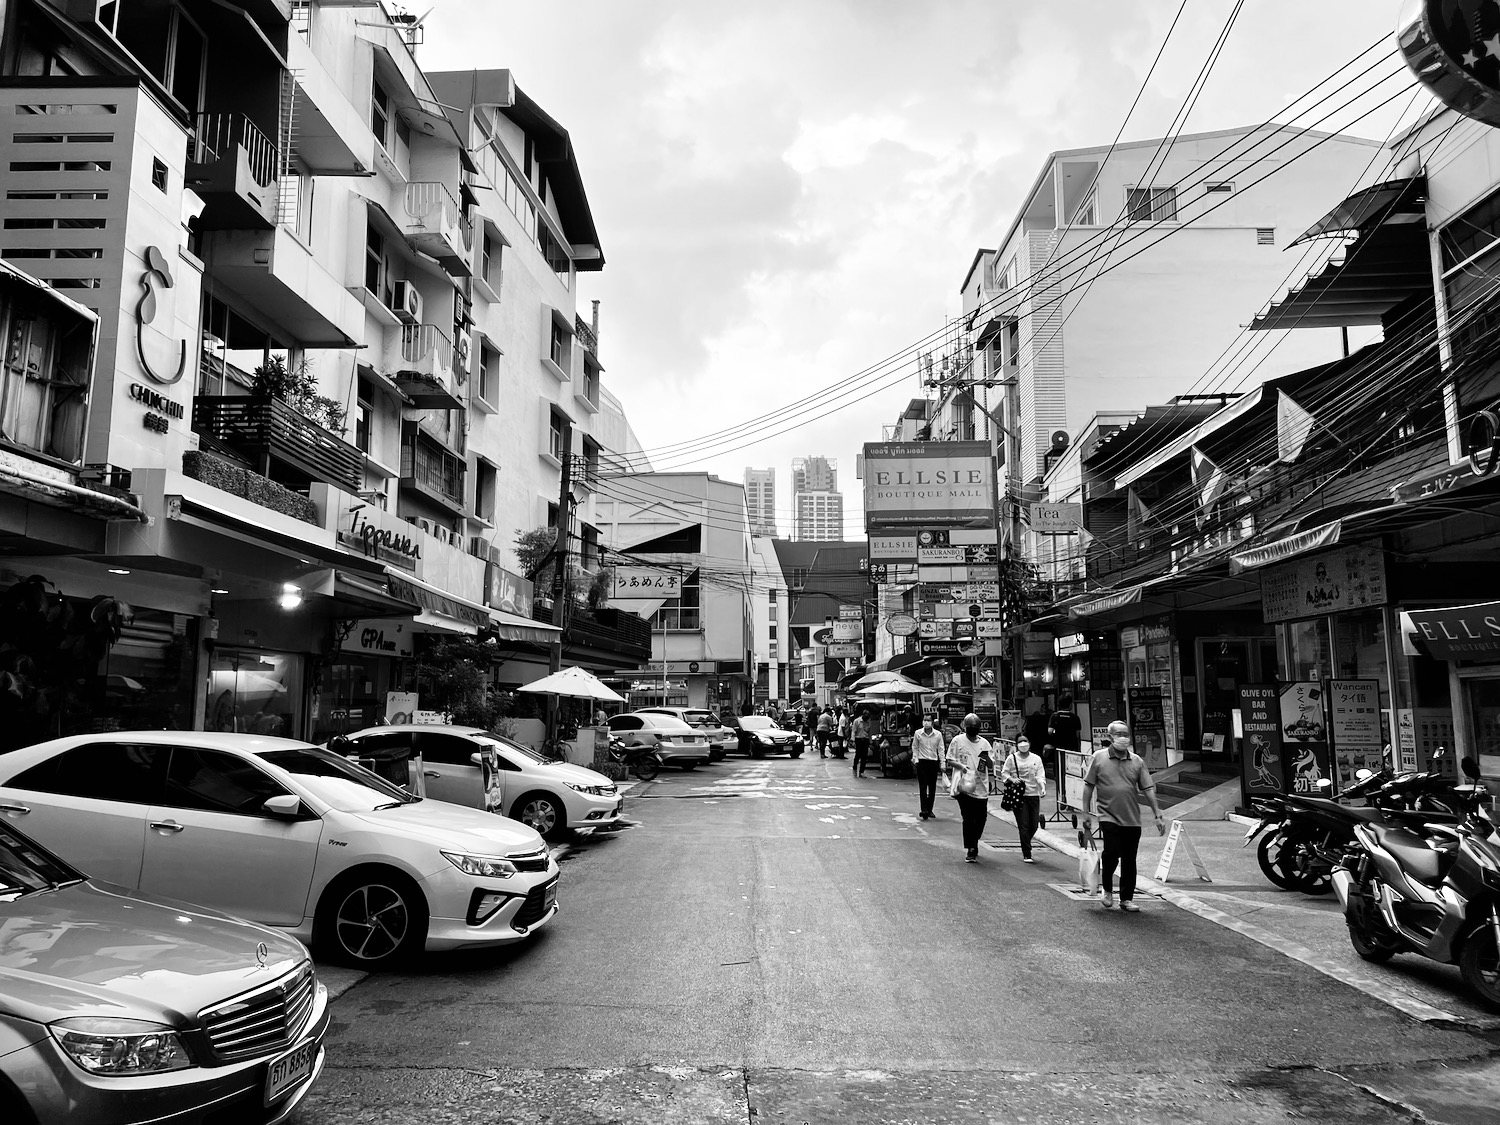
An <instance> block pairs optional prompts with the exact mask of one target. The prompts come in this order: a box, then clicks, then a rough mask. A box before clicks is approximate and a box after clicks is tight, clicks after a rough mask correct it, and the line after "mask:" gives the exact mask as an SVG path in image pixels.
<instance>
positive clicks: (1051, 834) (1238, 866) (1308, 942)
mask: <svg viewBox="0 0 1500 1125" xmlns="http://www.w3.org/2000/svg"><path fill="white" fill-rule="evenodd" d="M1170 812H1171V810H1168V816H1169V821H1168V824H1169V826H1170ZM990 815H991V816H992V817H994V818H995V819H998V820H1000V821H1001V822H1002V823H1004V824H1006V825H1008V826H1009V827H1010V828H1011V829H1012V832H1013V831H1014V827H1015V817H1013V816H1012V815H1011V814H1010V813H1008V812H1003V811H1001V810H1000V807H999V802H998V801H992V802H991V803H990ZM1049 822H1050V818H1049ZM1183 828H1184V830H1185V831H1186V833H1187V834H1188V836H1189V837H1190V838H1191V839H1192V842H1193V844H1194V845H1195V846H1196V847H1197V849H1198V854H1199V856H1200V857H1201V858H1202V860H1203V863H1204V866H1205V867H1207V869H1208V873H1209V877H1210V878H1211V879H1212V880H1213V882H1211V883H1204V882H1201V881H1200V880H1199V879H1198V876H1197V873H1196V872H1195V871H1194V869H1193V865H1192V863H1191V862H1190V861H1189V859H1188V857H1187V854H1186V849H1185V848H1184V847H1183V846H1182V845H1181V844H1179V846H1178V848H1177V857H1176V861H1175V863H1174V864H1173V866H1172V870H1171V872H1170V874H1169V875H1168V879H1167V882H1166V883H1158V882H1157V881H1156V880H1154V879H1151V878H1143V879H1141V881H1140V883H1141V886H1140V890H1141V893H1142V894H1149V895H1152V896H1154V897H1156V898H1159V899H1161V900H1162V901H1163V902H1167V903H1170V904H1171V905H1173V906H1175V907H1177V908H1179V909H1181V910H1187V911H1190V912H1192V913H1194V914H1197V915H1198V916H1199V917H1201V918H1205V919H1207V920H1208V921H1210V922H1213V923H1214V924H1215V925H1218V926H1222V927H1224V928H1225V929H1228V930H1233V931H1235V932H1236V933H1239V934H1243V935H1244V936H1245V937H1248V938H1249V939H1250V940H1252V941H1256V942H1259V943H1260V944H1262V945H1265V946H1268V947H1269V948H1271V949H1274V950H1276V951H1277V952H1279V953H1283V954H1285V955H1286V956H1288V957H1291V958H1292V959H1294V960H1296V961H1301V962H1302V963H1303V964H1304V965H1307V966H1309V967H1311V968H1314V969H1316V970H1318V972H1320V973H1324V974H1326V975H1328V976H1331V977H1333V978H1334V979H1335V980H1338V981H1342V982H1343V983H1344V984H1347V985H1349V986H1350V987H1351V988H1357V989H1359V990H1360V991H1361V992H1363V993H1365V994H1366V995H1368V996H1371V997H1373V998H1374V999H1376V1000H1379V1001H1381V1002H1382V1003H1385V1004H1389V1005H1391V1006H1392V1007H1395V1008H1398V1009H1399V1010H1401V1011H1403V1012H1405V1013H1406V1014H1407V1015H1409V1016H1411V1017H1412V1018H1413V1019H1417V1020H1421V1021H1423V1022H1424V1023H1436V1024H1452V1025H1455V1026H1460V1027H1465V1028H1468V1029H1471V1030H1476V1031H1493V1030H1496V1029H1500V1017H1497V1016H1496V1015H1495V1014H1494V1013H1492V1012H1490V1011H1489V1010H1488V1009H1487V1008H1484V1007H1483V1006H1481V1005H1480V1004H1478V1003H1477V1002H1476V1001H1474V1000H1473V999H1472V998H1471V997H1470V994H1469V991H1468V989H1467V988H1465V986H1464V984H1463V982H1462V980H1461V979H1460V978H1459V973H1458V968H1457V967H1456V966H1453V965H1439V964H1437V963H1435V962H1432V961H1427V960H1424V959H1422V958H1420V957H1415V956H1411V955H1401V956H1397V957H1395V958H1393V959H1392V960H1391V961H1390V962H1388V963H1387V964H1385V965H1372V964H1369V963H1368V962H1366V961H1363V960H1361V959H1360V958H1359V956H1358V955H1357V954H1356V953H1355V952H1354V950H1353V949H1352V948H1351V947H1350V945H1349V936H1348V932H1347V929H1346V927H1345V925H1344V917H1343V914H1342V913H1341V912H1340V911H1339V907H1338V899H1337V898H1336V897H1335V896H1334V895H1333V894H1332V893H1330V894H1327V895H1324V896H1321V897H1312V896H1309V895H1304V894H1302V893H1301V892H1298V891H1285V890H1282V889H1280V888H1279V887H1276V886H1273V885H1272V883H1271V882H1270V880H1268V879H1267V878H1266V877H1265V875H1264V874H1263V873H1262V872H1261V869H1260V864H1259V863H1258V862H1257V861H1256V858H1255V848H1254V845H1252V846H1250V847H1248V848H1246V847H1241V845H1242V844H1243V843H1244V837H1245V832H1246V830H1247V829H1246V826H1245V825H1244V824H1242V823H1239V822H1237V821H1233V820H1226V821H1193V822H1186V823H1184V825H1183ZM1148 831H1149V828H1148ZM1037 842H1038V843H1043V844H1046V846H1047V847H1049V848H1051V849H1052V850H1053V851H1055V852H1059V853H1061V854H1063V855H1066V856H1068V857H1070V858H1073V859H1076V858H1077V857H1078V853H1079V846H1078V835H1077V832H1076V830H1074V829H1073V828H1072V827H1071V825H1070V824H1069V823H1068V821H1066V820H1063V821H1060V822H1059V823H1057V824H1055V825H1054V824H1050V823H1049V827H1048V828H1045V829H1043V830H1042V831H1040V832H1038V833H1037ZM1165 843H1166V841H1165V840H1163V839H1159V838H1157V837H1155V836H1150V835H1148V836H1147V837H1146V838H1144V839H1143V840H1142V841H1141V851H1140V872H1141V874H1142V875H1143V876H1148V875H1150V874H1152V873H1153V872H1154V871H1155V870H1156V866H1157V862H1158V861H1159V860H1160V858H1161V854H1162V848H1163V846H1164V845H1165ZM1070 874H1071V871H1070ZM1069 881H1070V882H1071V881H1072V880H1069ZM1096 903H1097V900H1096ZM1086 909H1102V907H1101V906H1098V905H1091V906H1088V907H1086ZM1147 909H1150V907H1149V906H1148V907H1147Z"/></svg>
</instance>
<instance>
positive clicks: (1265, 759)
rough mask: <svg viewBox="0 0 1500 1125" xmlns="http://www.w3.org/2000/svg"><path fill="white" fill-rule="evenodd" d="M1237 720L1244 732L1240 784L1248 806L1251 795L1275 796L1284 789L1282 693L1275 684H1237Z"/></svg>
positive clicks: (1284, 763)
mask: <svg viewBox="0 0 1500 1125" xmlns="http://www.w3.org/2000/svg"><path fill="white" fill-rule="evenodd" d="M1240 722H1241V727H1242V729H1243V730H1244V732H1245V746H1244V752H1243V753H1242V754H1241V755H1240V770H1241V773H1240V785H1241V788H1242V791H1243V793H1244V795H1245V803H1246V804H1247V805H1248V804H1249V802H1250V800H1251V798H1253V797H1270V796H1275V795H1276V794H1279V793H1281V792H1283V791H1284V790H1285V789H1286V761H1285V758H1284V755H1283V754H1282V753H1281V693H1280V692H1279V691H1278V690H1277V689H1276V685H1275V684H1242V685H1240Z"/></svg>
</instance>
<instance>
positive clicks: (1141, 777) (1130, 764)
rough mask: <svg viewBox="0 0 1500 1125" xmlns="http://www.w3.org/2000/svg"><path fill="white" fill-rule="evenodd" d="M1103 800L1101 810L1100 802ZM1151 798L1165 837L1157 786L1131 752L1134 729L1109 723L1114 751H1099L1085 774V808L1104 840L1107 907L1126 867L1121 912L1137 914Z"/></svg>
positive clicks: (1102, 861) (1102, 868) (1102, 870)
mask: <svg viewBox="0 0 1500 1125" xmlns="http://www.w3.org/2000/svg"><path fill="white" fill-rule="evenodd" d="M1096 795H1097V796H1098V806H1097V808H1096V807H1095V805H1094V798H1095V796H1096ZM1140 798H1145V800H1146V803H1147V804H1149V805H1150V806H1151V811H1152V813H1154V814H1155V816H1156V833H1157V835H1158V836H1160V835H1164V834H1165V833H1166V831H1167V824H1166V821H1164V820H1163V819H1162V815H1161V806H1160V805H1159V804H1157V802H1156V783H1155V782H1153V781H1152V780H1151V771H1150V770H1148V769H1147V768H1146V763H1145V762H1144V761H1142V760H1141V758H1140V756H1139V755H1138V754H1136V753H1134V752H1133V751H1132V750H1131V749H1130V728H1129V727H1127V726H1126V725H1125V724H1124V723H1122V722H1119V721H1116V722H1113V723H1110V724H1109V748H1108V749H1107V750H1096V751H1095V752H1094V757H1093V759H1092V760H1091V761H1090V762H1089V768H1088V771H1087V772H1086V773H1085V774H1084V776H1083V807H1084V809H1085V810H1093V811H1091V812H1088V813H1086V819H1087V821H1088V822H1089V827H1090V829H1092V827H1093V825H1094V824H1095V823H1097V824H1098V825H1099V831H1100V832H1101V833H1102V834H1103V836H1104V854H1103V855H1102V856H1100V864H1099V868H1100V876H1101V878H1102V880H1103V883H1104V908H1105V909H1106V910H1108V909H1109V908H1110V907H1112V906H1114V904H1115V896H1114V893H1113V883H1114V875H1115V867H1116V866H1118V867H1119V869H1120V909H1121V910H1126V911H1129V912H1131V913H1135V912H1136V911H1138V910H1140V907H1139V906H1137V905H1136V904H1135V856H1136V852H1137V851H1139V850H1140V846H1141V805H1140Z"/></svg>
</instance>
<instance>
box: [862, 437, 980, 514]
mask: <svg viewBox="0 0 1500 1125" xmlns="http://www.w3.org/2000/svg"><path fill="white" fill-rule="evenodd" d="M863 461H864V481H865V526H866V528H877V527H901V526H912V525H917V524H920V525H923V526H929V527H930V526H934V525H941V524H952V523H969V522H971V521H974V520H977V519H987V518H989V517H991V511H992V510H991V507H990V489H991V486H992V485H993V483H994V468H993V466H992V464H991V461H990V447H989V444H988V443H987V442H982V441H904V442H885V443H881V444H878V445H877V444H871V445H866V446H865V448H864V458H863Z"/></svg>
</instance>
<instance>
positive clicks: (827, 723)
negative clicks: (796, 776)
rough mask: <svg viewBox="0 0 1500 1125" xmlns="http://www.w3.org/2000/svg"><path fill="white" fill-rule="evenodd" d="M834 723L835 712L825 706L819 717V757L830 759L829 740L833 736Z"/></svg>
mask: <svg viewBox="0 0 1500 1125" xmlns="http://www.w3.org/2000/svg"><path fill="white" fill-rule="evenodd" d="M833 728H834V721H833V710H832V708H830V707H829V706H828V705H827V704H824V705H823V710H822V712H821V713H820V714H819V715H818V727H817V731H818V757H820V758H826V757H828V739H829V738H830V737H831V736H832V735H833Z"/></svg>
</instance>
